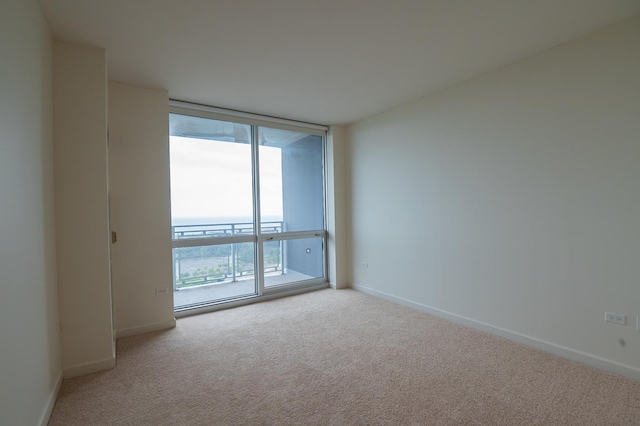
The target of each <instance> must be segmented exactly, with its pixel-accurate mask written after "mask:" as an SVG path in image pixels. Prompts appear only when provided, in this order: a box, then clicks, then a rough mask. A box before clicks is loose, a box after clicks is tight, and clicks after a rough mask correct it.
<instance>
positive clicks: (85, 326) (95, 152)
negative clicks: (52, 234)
mask: <svg viewBox="0 0 640 426" xmlns="http://www.w3.org/2000/svg"><path fill="white" fill-rule="evenodd" d="M53 81H54V84H53V102H54V117H53V118H54V141H55V142H54V157H55V200H56V201H55V202H56V235H57V238H56V243H57V258H58V297H59V305H60V328H61V331H60V334H61V343H62V367H63V371H64V375H65V377H71V376H74V375H78V374H85V373H89V372H92V371H97V370H101V369H104V368H109V367H111V366H114V365H115V343H114V338H113V324H112V318H111V278H110V270H109V268H110V266H109V221H108V204H107V200H108V198H107V140H106V135H107V132H106V129H107V98H106V95H107V80H106V56H105V51H104V50H103V49H96V48H89V47H80V46H76V45H72V44H68V43H62V42H55V43H54V56H53Z"/></svg>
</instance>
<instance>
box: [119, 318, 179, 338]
mask: <svg viewBox="0 0 640 426" xmlns="http://www.w3.org/2000/svg"><path fill="white" fill-rule="evenodd" d="M175 327H176V319H175V318H172V319H170V320H169V321H164V322H158V323H155V324H147V325H142V326H139V327H131V328H124V329H122V330H116V331H115V336H116V339H119V338H121V337H130V336H136V335H138V334H145V333H151V332H153V331H162V330H169V329H172V328H175Z"/></svg>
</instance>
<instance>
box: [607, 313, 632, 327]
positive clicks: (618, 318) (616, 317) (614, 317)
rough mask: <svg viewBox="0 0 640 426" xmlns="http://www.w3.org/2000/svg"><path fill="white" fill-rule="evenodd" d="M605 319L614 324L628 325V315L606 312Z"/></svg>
mask: <svg viewBox="0 0 640 426" xmlns="http://www.w3.org/2000/svg"><path fill="white" fill-rule="evenodd" d="M604 320H605V321H607V322H612V323H614V324H620V325H627V316H626V315H620V314H616V313H614V312H605V313H604Z"/></svg>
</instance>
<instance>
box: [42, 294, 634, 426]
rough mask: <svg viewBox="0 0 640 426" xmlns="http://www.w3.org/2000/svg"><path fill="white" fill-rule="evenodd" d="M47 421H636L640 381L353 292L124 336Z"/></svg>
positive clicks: (68, 386)
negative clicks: (111, 363)
mask: <svg viewBox="0 0 640 426" xmlns="http://www.w3.org/2000/svg"><path fill="white" fill-rule="evenodd" d="M117 361H118V366H117V367H116V368H115V369H113V370H110V371H107V372H102V373H95V374H91V375H87V376H83V377H78V378H74V379H70V380H65V381H64V382H63V384H62V388H61V390H60V394H59V397H58V401H57V403H56V406H55V408H54V411H53V414H52V417H51V421H50V423H49V424H50V425H249V424H251V425H254V424H255V425H640V383H639V382H635V381H632V380H628V379H625V378H622V377H618V376H615V375H612V374H608V373H605V372H602V371H599V370H595V369H593V368H590V367H587V366H584V365H580V364H576V363H574V362H571V361H568V360H565V359H562V358H559V357H556V356H553V355H548V354H546V353H543V352H541V351H538V350H534V349H530V348H527V347H525V346H522V345H519V344H515V343H512V342H509V341H507V340H505V339H502V338H499V337H495V336H491V335H488V334H485V333H482V332H479V331H476V330H473V329H469V328H465V327H463V326H460V325H456V324H453V323H450V322H448V321H445V320H442V319H439V318H435V317H432V316H430V315H427V314H424V313H421V312H417V311H414V310H411V309H409V308H406V307H403V306H399V305H396V304H393V303H390V302H387V301H383V300H379V299H376V298H373V297H371V296H368V295H365V294H362V293H358V292H356V291H353V290H341V291H335V290H329V289H328V290H321V291H316V292H313V293H307V294H303V295H299V296H294V297H289V298H285V299H278V300H273V301H269V302H264V303H260V304H255V305H250V306H244V307H240V308H235V309H229V310H225V311H220V312H215V313H211V314H205V315H199V316H193V317H189V318H184V319H181V320H179V321H178V326H177V328H175V329H173V330H170V331H165V332H157V333H150V334H146V335H141V336H135V337H130V338H125V339H120V340H118V344H117Z"/></svg>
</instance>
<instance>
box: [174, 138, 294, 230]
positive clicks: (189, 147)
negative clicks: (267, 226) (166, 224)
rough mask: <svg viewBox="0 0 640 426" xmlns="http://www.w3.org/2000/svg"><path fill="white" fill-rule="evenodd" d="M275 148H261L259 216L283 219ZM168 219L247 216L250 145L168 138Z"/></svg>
mask: <svg viewBox="0 0 640 426" xmlns="http://www.w3.org/2000/svg"><path fill="white" fill-rule="evenodd" d="M280 151H281V150H280V148H274V147H268V146H260V196H261V206H260V209H261V214H262V216H263V217H270V218H271V217H279V218H281V217H282V166H281V154H280ZM170 155H171V157H170V158H171V214H172V217H173V218H174V219H175V218H188V217H245V218H246V217H252V215H253V205H252V185H251V182H252V178H251V145H249V144H242V143H234V142H220V141H212V140H204V139H193V138H185V137H180V136H171V137H170Z"/></svg>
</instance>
